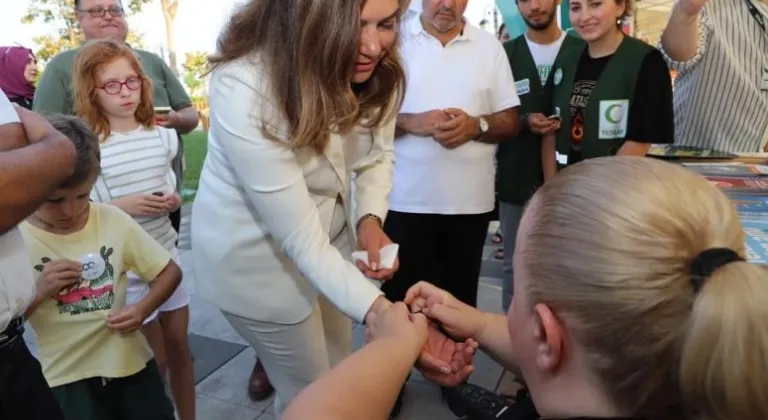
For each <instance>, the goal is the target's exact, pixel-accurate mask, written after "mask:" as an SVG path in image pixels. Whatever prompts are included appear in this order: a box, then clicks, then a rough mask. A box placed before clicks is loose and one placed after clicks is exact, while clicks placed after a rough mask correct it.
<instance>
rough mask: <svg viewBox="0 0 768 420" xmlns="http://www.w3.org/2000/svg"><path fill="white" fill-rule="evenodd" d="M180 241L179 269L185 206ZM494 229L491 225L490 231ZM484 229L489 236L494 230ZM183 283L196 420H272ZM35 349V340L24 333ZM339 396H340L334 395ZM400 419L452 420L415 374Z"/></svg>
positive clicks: (232, 344)
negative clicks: (252, 398)
mask: <svg viewBox="0 0 768 420" xmlns="http://www.w3.org/2000/svg"><path fill="white" fill-rule="evenodd" d="M184 215H185V217H184V219H183V220H184V221H183V222H182V229H181V231H182V234H181V237H180V241H179V248H180V250H181V260H182V268H183V267H184V266H186V265H188V263H189V258H190V253H189V252H188V251H189V249H190V243H189V234H188V232H189V229H188V227H189V217H188V215H189V206H186V208H185V212H184ZM492 229H493V230H495V227H492ZM493 230H491V229H489V237H490V233H491V232H492V231H493ZM494 249H495V248H494V247H493V246H492V245H491V244H490V242H489V243H488V246H486V250H485V254H484V256H485V258H486V260H485V261H484V264H483V273H482V274H483V275H482V277H481V279H480V281H481V284H480V290H479V293H478V304H479V306H480V308H482V309H484V310H486V311H497V312H499V311H500V308H501V287H500V285H501V279H500V277H501V263H500V262H499V261H496V260H493V259H492V253H493V250H494ZM185 278H186V280H185V283H186V284H187V287H188V288H189V289H190V292H191V294H192V300H191V304H190V311H191V319H190V328H189V332H190V343H191V350H192V353H193V356H194V358H195V377H196V381H197V410H198V417H197V418H198V419H200V420H219V419H226V420H255V419H258V420H272V419H275V415H274V412H273V407H272V399H269V400H267V401H264V402H259V403H254V402H252V401H250V399H249V398H248V396H247V393H246V389H245V385H246V381H247V379H248V375H249V374H250V372H251V369H252V367H253V362H254V357H255V355H254V352H253V350H252V349H251V348H250V347H247V346H246V343H245V341H243V340H242V339H241V338H240V336H238V335H237V333H235V331H234V330H233V329H232V328H231V327H230V326H229V324H228V323H227V322H226V320H225V319H224V317H223V316H222V315H221V313H220V312H219V311H218V310H216V309H215V308H214V307H212V306H211V305H210V304H209V303H207V302H206V301H204V300H203V299H202V298H200V297H199V296H198V295H197V294H196V293H195V287H194V285H195V281H194V278H192V277H191V275H190V274H189V271H188V270H185ZM27 338H28V341H29V342H30V343H31V345H32V346H34V338H33V337H32V336H31V334H28V337H27ZM362 342H363V338H362V330H361V329H360V327H357V328H356V329H355V334H354V346H355V347H356V348H357V347H359V346H360V345H362ZM475 365H476V370H475V373H474V374H473V376H472V378H471V382H473V383H476V384H479V385H482V386H484V387H487V388H490V389H494V388H496V387H497V386H498V385H499V382H500V377H501V376H502V368H501V367H500V366H499V365H498V364H496V363H495V362H494V361H492V360H491V359H490V358H489V357H488V356H486V355H485V354H482V353H481V354H478V355H477V357H476V358H475ZM339 397H340V398H344V396H343V395H342V396H339ZM399 418H400V419H401V420H416V419H430V420H431V419H435V420H440V419H454V418H455V417H454V416H453V415H452V414H451V412H450V411H449V410H448V408H447V407H446V406H445V405H444V404H443V403H442V402H441V399H440V391H439V388H438V387H436V386H434V385H432V384H430V383H428V382H426V381H425V380H424V379H423V378H422V377H421V376H420V375H419V374H418V373H415V374H414V375H412V376H411V379H410V381H409V383H408V385H407V394H406V399H405V402H404V407H403V411H402V413H401V415H400V417H399Z"/></svg>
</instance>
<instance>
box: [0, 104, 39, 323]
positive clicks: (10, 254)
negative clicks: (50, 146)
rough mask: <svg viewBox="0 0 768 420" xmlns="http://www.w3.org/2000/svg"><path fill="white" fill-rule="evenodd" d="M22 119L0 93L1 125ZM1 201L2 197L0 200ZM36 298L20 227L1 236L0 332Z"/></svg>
mask: <svg viewBox="0 0 768 420" xmlns="http://www.w3.org/2000/svg"><path fill="white" fill-rule="evenodd" d="M18 122H19V116H18V114H16V110H15V109H14V108H13V106H12V105H11V102H10V101H8V98H7V97H6V96H5V93H3V91H2V90H0V125H5V124H12V123H18ZM0 200H2V197H0ZM34 297H35V282H34V280H33V277H32V267H31V264H30V262H29V256H28V255H27V250H26V248H25V246H24V240H23V239H22V238H21V233H20V232H19V229H18V228H13V229H11V230H10V231H8V232H6V233H4V234H2V235H0V332H2V331H4V330H5V329H6V327H8V324H9V323H10V322H11V320H12V319H14V318H16V317H19V316H21V315H22V314H24V311H25V310H26V309H27V306H29V304H30V303H32V299H34Z"/></svg>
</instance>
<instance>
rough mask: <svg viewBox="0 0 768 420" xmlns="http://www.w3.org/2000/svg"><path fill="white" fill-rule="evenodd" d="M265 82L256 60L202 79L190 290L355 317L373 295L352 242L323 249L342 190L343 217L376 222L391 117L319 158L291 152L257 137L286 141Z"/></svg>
mask: <svg viewBox="0 0 768 420" xmlns="http://www.w3.org/2000/svg"><path fill="white" fill-rule="evenodd" d="M267 83H269V82H268V79H267V77H266V76H265V75H264V70H263V65H262V64H261V62H260V61H259V59H258V58H254V57H251V58H247V59H246V58H244V59H240V60H238V61H235V62H232V63H228V64H226V65H224V66H222V67H220V68H218V69H217V70H216V71H214V72H213V74H212V76H211V81H210V108H211V125H210V131H209V134H208V155H207V157H206V159H205V163H204V165H203V171H202V174H201V177H200V185H199V189H198V191H197V196H196V198H195V203H194V205H193V211H192V255H193V270H194V276H195V278H196V279H197V287H198V292H199V293H200V295H201V296H202V297H203V298H205V299H206V300H208V301H210V302H211V303H213V304H214V305H216V306H218V307H219V308H220V309H222V310H224V311H226V312H229V313H232V314H234V315H238V316H241V317H245V318H249V319H254V320H258V321H266V322H275V323H282V324H292V323H296V322H300V321H302V320H304V319H306V318H307V317H308V316H309V315H310V313H311V311H312V309H313V306H314V305H315V302H316V297H317V293H318V292H319V293H322V294H323V295H325V296H326V297H328V299H329V300H330V301H331V302H333V303H334V304H335V305H336V306H337V307H338V308H339V309H340V310H341V311H342V312H344V313H345V314H347V315H348V316H349V317H351V318H352V319H355V320H357V321H362V320H363V318H364V317H365V314H366V313H367V312H368V309H369V308H370V306H371V304H372V303H373V301H374V300H376V298H377V297H379V296H380V295H381V294H382V293H381V291H379V288H378V287H377V286H376V285H374V283H373V282H372V281H371V280H369V279H368V278H366V277H365V276H364V275H363V274H362V273H361V272H360V270H358V269H357V267H355V265H354V264H353V263H352V262H350V261H349V259H350V255H349V254H350V252H351V251H352V249H351V247H350V249H345V250H342V251H340V250H339V249H336V248H335V247H334V246H332V245H331V243H330V238H329V230H330V225H331V219H332V216H333V210H334V207H335V205H336V198H337V197H338V196H339V195H340V196H341V197H342V199H343V200H344V208H345V212H346V215H347V217H346V219H347V220H355V221H356V220H358V219H359V217H361V216H363V215H364V214H368V213H372V214H375V215H377V216H379V217H381V218H382V220H383V219H384V218H385V216H386V213H387V210H388V208H389V203H388V202H387V195H388V194H389V191H390V189H391V185H392V165H393V146H394V132H395V120H394V118H393V119H392V120H391V121H390V122H389V123H387V124H386V125H385V126H383V127H380V128H377V129H375V130H373V132H372V131H371V130H362V129H360V130H357V132H354V133H351V134H347V135H344V136H341V135H338V134H334V135H332V136H331V139H330V143H329V145H328V147H327V149H326V151H325V153H324V154H319V153H317V152H315V151H314V150H309V149H308V148H307V149H302V150H291V149H289V148H287V147H286V146H285V145H284V144H280V143H278V142H275V141H273V140H270V139H268V138H265V137H264V135H263V134H262V131H261V126H262V124H266V125H267V126H268V127H269V128H270V132H271V133H273V134H274V133H278V135H279V137H280V138H281V139H287V137H288V136H287V134H285V133H287V132H288V129H287V127H286V124H285V120H284V118H283V117H282V115H281V114H280V113H278V112H277V110H276V109H275V107H274V105H273V104H272V102H271V101H270V100H269V96H270V90H269V88H268V86H266V84H267ZM345 153H347V154H352V155H353V156H345ZM346 162H353V163H352V164H351V167H347V163H346ZM353 173H354V175H355V181H354V183H355V188H354V201H355V204H356V209H355V214H354V215H353V214H352V213H351V212H352V209H351V208H352V205H351V203H349V202H347V198H349V197H350V194H349V191H350V179H351V177H352V174H353ZM347 231H349V232H353V231H354V228H351V229H347ZM350 234H351V235H352V234H353V233H350ZM350 239H351V240H350V241H349V243H350V244H351V243H354V242H352V240H353V239H352V238H350Z"/></svg>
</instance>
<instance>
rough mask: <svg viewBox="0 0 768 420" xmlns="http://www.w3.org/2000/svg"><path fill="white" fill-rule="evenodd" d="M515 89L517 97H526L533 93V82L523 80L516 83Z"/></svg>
mask: <svg viewBox="0 0 768 420" xmlns="http://www.w3.org/2000/svg"><path fill="white" fill-rule="evenodd" d="M515 89H516V90H517V96H522V95H525V94H526V93H528V92H530V91H531V80H530V79H523V80H518V81H517V82H515Z"/></svg>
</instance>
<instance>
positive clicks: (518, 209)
mask: <svg viewBox="0 0 768 420" xmlns="http://www.w3.org/2000/svg"><path fill="white" fill-rule="evenodd" d="M522 217H523V206H518V205H516V204H510V203H505V202H503V201H501V202H499V221H500V222H501V235H502V236H503V237H504V242H503V246H504V263H503V265H502V270H503V272H504V278H503V279H502V282H501V284H502V294H503V295H502V297H501V302H502V306H503V308H504V313H506V312H507V311H509V305H510V304H511V303H512V295H513V294H514V288H513V284H514V278H515V272H514V269H513V267H512V256H513V255H514V254H515V240H516V239H517V229H518V227H520V219H521V218H522Z"/></svg>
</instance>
